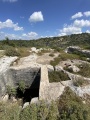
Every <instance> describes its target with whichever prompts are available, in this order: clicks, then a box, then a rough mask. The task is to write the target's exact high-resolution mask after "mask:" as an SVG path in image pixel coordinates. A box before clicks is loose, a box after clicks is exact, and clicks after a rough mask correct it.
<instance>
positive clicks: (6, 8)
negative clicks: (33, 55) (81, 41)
mask: <svg viewBox="0 0 90 120" xmlns="http://www.w3.org/2000/svg"><path fill="white" fill-rule="evenodd" d="M83 32H87V33H90V0H0V40H2V39H5V37H8V38H10V39H25V40H31V39H38V38H43V37H54V36H64V35H70V34H80V33H83Z"/></svg>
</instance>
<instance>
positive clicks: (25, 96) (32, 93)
mask: <svg viewBox="0 0 90 120" xmlns="http://www.w3.org/2000/svg"><path fill="white" fill-rule="evenodd" d="M40 74H41V70H39V71H38V72H37V74H36V76H35V78H34V81H33V83H32V84H31V86H30V87H27V88H26V89H25V92H24V93H22V91H20V90H19V89H17V93H18V94H17V97H18V98H22V100H23V104H24V103H25V102H30V101H31V99H32V98H34V97H39V86H40Z"/></svg>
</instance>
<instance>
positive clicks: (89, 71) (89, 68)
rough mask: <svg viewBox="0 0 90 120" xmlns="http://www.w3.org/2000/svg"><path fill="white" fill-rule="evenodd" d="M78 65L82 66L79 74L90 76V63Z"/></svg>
mask: <svg viewBox="0 0 90 120" xmlns="http://www.w3.org/2000/svg"><path fill="white" fill-rule="evenodd" d="M78 67H79V68H80V71H79V72H78V74H80V75H82V76H84V77H90V64H87V63H82V64H80V65H78Z"/></svg>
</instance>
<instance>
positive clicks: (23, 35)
mask: <svg viewBox="0 0 90 120" xmlns="http://www.w3.org/2000/svg"><path fill="white" fill-rule="evenodd" d="M37 36H38V34H37V33H36V32H29V33H27V34H26V33H23V34H22V37H25V38H26V39H35V38H37Z"/></svg>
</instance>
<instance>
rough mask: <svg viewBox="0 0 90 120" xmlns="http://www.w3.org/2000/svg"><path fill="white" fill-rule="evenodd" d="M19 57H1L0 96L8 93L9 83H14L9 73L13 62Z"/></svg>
mask: <svg viewBox="0 0 90 120" xmlns="http://www.w3.org/2000/svg"><path fill="white" fill-rule="evenodd" d="M16 59H17V57H6V56H4V57H3V58H0V98H1V96H2V95H4V94H5V93H6V86H7V85H12V86H13V85H14V84H13V80H12V75H11V74H9V68H10V65H11V64H12V62H14V61H15V60H16Z"/></svg>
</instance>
